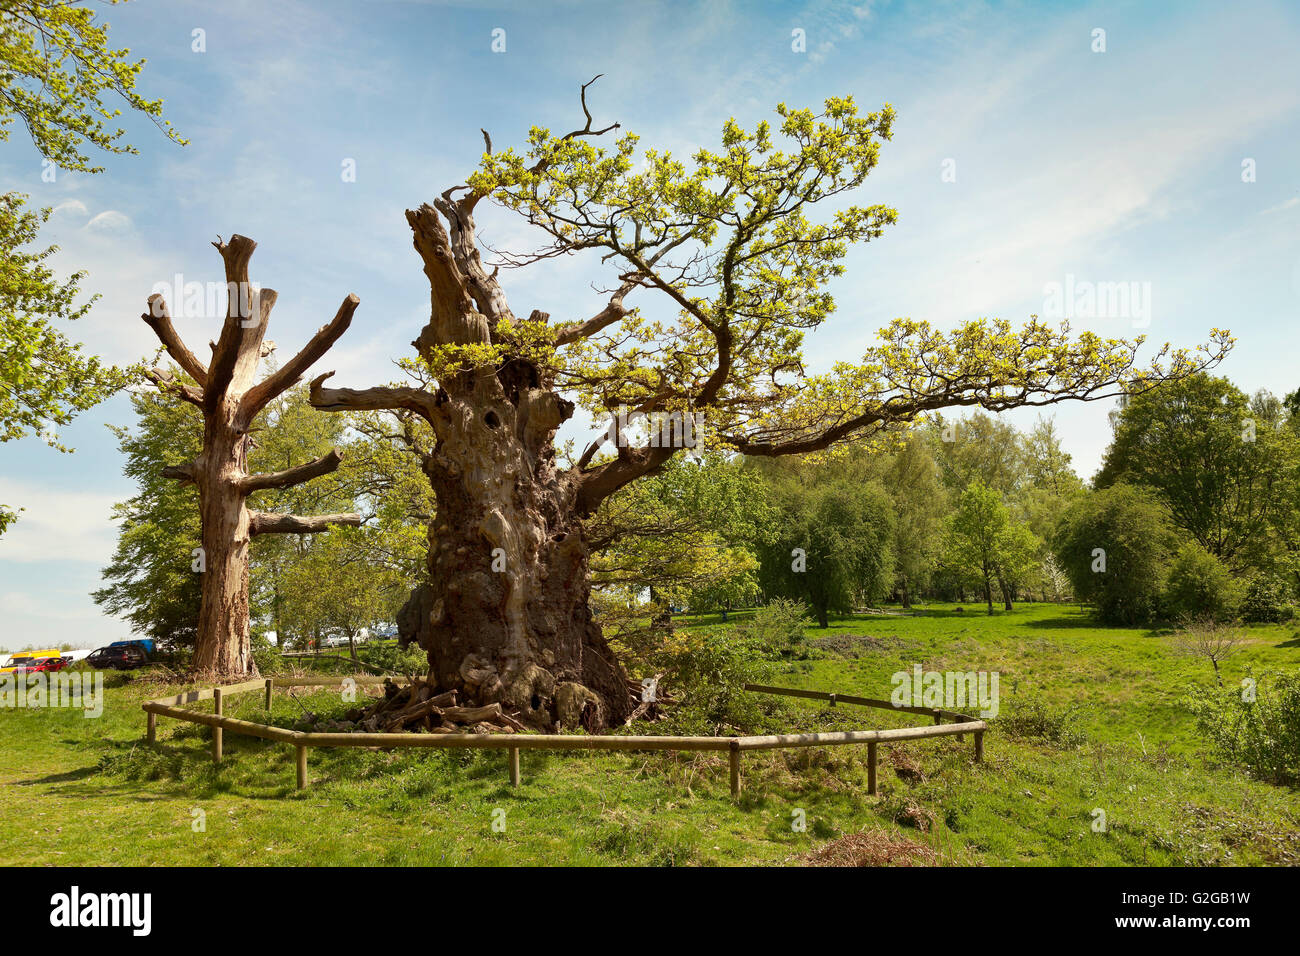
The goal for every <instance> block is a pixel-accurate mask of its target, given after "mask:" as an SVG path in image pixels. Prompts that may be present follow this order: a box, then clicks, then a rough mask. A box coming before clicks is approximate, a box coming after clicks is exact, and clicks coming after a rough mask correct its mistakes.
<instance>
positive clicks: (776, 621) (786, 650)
mask: <svg viewBox="0 0 1300 956" xmlns="http://www.w3.org/2000/svg"><path fill="white" fill-rule="evenodd" d="M807 622H808V608H807V606H806V605H804V604H803V602H801V601H791V600H787V599H786V598H776V599H774V600H773V601H772V602H771V603H770V604H766V605H764V606H763V607H760V608H758V609H756V610H755V611H754V616H753V617H752V618H751V619H750V620H749V621H747V622H745V623H744V624H742V625H740V626H739V627H738V628H737V630H739V631H740V632H741V633H742V634H744V635H746V636H748V637H752V638H753V639H754V640H755V641H757V642H758V643H759V645H761V646H762V647H763V648H765V649H766V650H767V652H768V653H769V654H771V655H774V656H780V657H797V656H803V655H802V654H800V651H801V650H803V649H804V627H805V626H806V625H807ZM805 653H806V652H805Z"/></svg>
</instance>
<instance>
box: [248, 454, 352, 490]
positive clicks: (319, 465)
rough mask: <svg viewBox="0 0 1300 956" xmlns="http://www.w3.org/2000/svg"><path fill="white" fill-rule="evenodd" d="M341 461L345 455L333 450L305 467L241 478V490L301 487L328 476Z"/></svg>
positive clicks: (299, 466)
mask: <svg viewBox="0 0 1300 956" xmlns="http://www.w3.org/2000/svg"><path fill="white" fill-rule="evenodd" d="M341 461H343V453H342V452H341V451H339V450H338V449H337V448H331V449H330V451H329V454H326V455H321V457H319V458H317V459H316V460H315V461H309V462H307V463H306V464H305V465H297V466H295V467H293V468H286V469H284V471H270V472H266V473H265V474H261V475H248V476H246V477H244V478H241V479H240V481H239V489H240V490H241V491H242V492H244V494H250V493H251V492H254V491H261V490H263V489H266V488H290V487H292V486H294V485H301V484H302V483H303V482H305V481H311V480H312V479H313V478H319V477H320V476H321V475H328V474H329V473H330V472H331V471H333V470H334V469H336V468H338V466H339V463H340V462H341Z"/></svg>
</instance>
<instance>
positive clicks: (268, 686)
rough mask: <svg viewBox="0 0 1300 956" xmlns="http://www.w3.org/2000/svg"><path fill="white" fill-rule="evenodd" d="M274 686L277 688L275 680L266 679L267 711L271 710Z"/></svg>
mask: <svg viewBox="0 0 1300 956" xmlns="http://www.w3.org/2000/svg"><path fill="white" fill-rule="evenodd" d="M274 686H275V678H274V677H268V678H267V679H266V709H267V710H270V709H271V688H272V687H274Z"/></svg>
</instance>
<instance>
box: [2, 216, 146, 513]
mask: <svg viewBox="0 0 1300 956" xmlns="http://www.w3.org/2000/svg"><path fill="white" fill-rule="evenodd" d="M23 198H24V197H23V196H21V195H19V194H18V193H4V194H3V195H0V382H2V383H3V387H0V442H2V441H12V440H13V439H15V438H21V437H23V436H24V435H27V434H31V433H40V434H42V435H43V436H44V437H45V440H46V441H47V442H48V443H49V444H50V445H51V446H52V447H54V448H57V449H59V450H60V451H68V450H69V449H67V448H65V447H64V446H63V445H61V444H60V443H59V441H58V437H57V435H56V434H55V429H57V428H58V427H59V426H62V425H66V424H68V423H69V422H71V421H72V419H73V418H74V417H76V415H77V413H78V412H82V411H85V410H86V409H87V408H90V407H92V406H93V405H96V404H98V403H99V402H101V401H103V400H104V399H105V398H107V397H108V396H109V395H110V394H112V393H113V392H114V391H116V390H117V389H119V388H121V387H122V386H124V385H126V384H127V383H128V382H129V381H131V377H132V376H131V372H130V371H129V370H128V371H124V370H122V369H118V368H116V367H113V366H106V365H104V364H102V363H101V362H100V361H99V359H97V358H95V357H94V356H89V355H86V354H85V353H84V352H82V350H81V345H80V344H78V343H73V342H70V341H69V340H68V339H67V338H66V337H65V336H64V335H63V333H62V332H60V331H59V330H58V328H56V327H55V326H54V325H52V324H51V323H52V322H53V321H71V320H74V319H79V318H81V317H83V316H84V315H85V314H86V313H87V312H88V311H89V310H90V307H91V305H92V304H93V303H94V301H95V299H94V298H91V299H90V300H89V301H88V302H86V303H84V304H82V305H77V304H76V302H75V300H76V298H77V295H78V287H79V283H80V282H81V280H82V279H83V278H85V273H84V272H78V273H76V274H74V275H73V276H71V277H70V278H69V279H67V281H62V282H61V281H59V279H58V278H56V276H55V275H54V272H53V271H52V270H51V269H50V268H49V266H48V265H46V260H47V259H49V257H50V256H52V255H53V254H54V253H55V252H56V251H57V247H56V246H50V247H49V248H46V249H43V250H33V249H30V248H28V246H30V245H31V244H32V243H34V242H35V241H36V235H37V232H38V231H39V230H40V227H41V225H42V224H43V223H44V222H45V221H46V219H48V218H49V214H50V211H49V209H42V210H40V211H39V212H33V211H31V210H27V209H24V207H23ZM0 530H3V529H0Z"/></svg>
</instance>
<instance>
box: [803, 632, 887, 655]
mask: <svg viewBox="0 0 1300 956" xmlns="http://www.w3.org/2000/svg"><path fill="white" fill-rule="evenodd" d="M812 643H813V646H814V647H816V648H818V649H819V650H823V651H829V652H830V653H832V654H838V655H840V656H841V657H848V658H858V657H862V656H864V655H866V654H878V653H881V652H882V651H892V650H896V649H898V648H900V647H902V646H903V641H902V640H901V639H899V638H897V637H894V636H893V635H885V636H883V637H871V636H869V635H867V634H828V635H826V636H825V637H818V638H815V639H814V640H813V642H812Z"/></svg>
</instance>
